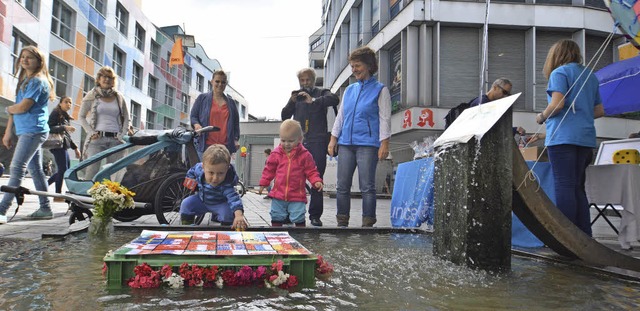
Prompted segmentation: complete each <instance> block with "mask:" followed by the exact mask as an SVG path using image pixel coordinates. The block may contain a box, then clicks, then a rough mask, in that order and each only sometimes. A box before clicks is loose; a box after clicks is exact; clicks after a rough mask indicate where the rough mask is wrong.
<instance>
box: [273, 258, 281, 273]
mask: <svg viewBox="0 0 640 311" xmlns="http://www.w3.org/2000/svg"><path fill="white" fill-rule="evenodd" d="M283 265H284V262H282V260H280V259H278V261H276V262H274V263H273V264H271V270H273V272H274V273H276V274H278V271H282V266H283Z"/></svg>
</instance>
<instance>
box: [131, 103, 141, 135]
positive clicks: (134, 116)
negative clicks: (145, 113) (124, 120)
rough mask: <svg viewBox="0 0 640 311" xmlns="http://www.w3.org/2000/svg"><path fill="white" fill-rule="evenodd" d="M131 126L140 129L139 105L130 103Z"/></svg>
mask: <svg viewBox="0 0 640 311" xmlns="http://www.w3.org/2000/svg"><path fill="white" fill-rule="evenodd" d="M130 117H131V125H133V127H135V128H140V104H138V103H136V102H134V101H131V116H130Z"/></svg>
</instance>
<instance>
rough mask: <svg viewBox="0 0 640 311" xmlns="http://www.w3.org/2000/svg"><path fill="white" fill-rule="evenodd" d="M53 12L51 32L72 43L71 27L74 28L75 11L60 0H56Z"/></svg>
mask: <svg viewBox="0 0 640 311" xmlns="http://www.w3.org/2000/svg"><path fill="white" fill-rule="evenodd" d="M51 14H52V16H51V32H52V33H53V34H55V35H57V36H58V37H60V38H62V39H63V40H65V41H67V42H69V43H71V29H73V28H74V27H73V22H72V20H73V11H71V9H70V8H69V7H68V6H66V5H64V4H63V3H61V2H60V1H59V0H54V1H53V12H52V13H51Z"/></svg>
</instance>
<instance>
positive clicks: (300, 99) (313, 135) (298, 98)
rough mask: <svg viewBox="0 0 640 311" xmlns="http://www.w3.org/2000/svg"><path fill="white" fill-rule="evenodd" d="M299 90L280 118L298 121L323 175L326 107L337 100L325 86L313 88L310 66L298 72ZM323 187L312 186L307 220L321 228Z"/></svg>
mask: <svg viewBox="0 0 640 311" xmlns="http://www.w3.org/2000/svg"><path fill="white" fill-rule="evenodd" d="M298 82H299V83H300V89H299V90H295V91H293V92H291V97H290V98H289V102H288V103H287V105H286V106H285V107H284V108H283V109H282V114H281V116H282V120H286V119H289V118H291V117H292V116H293V119H294V120H296V121H298V122H300V125H301V126H302V130H303V131H304V139H303V141H302V143H303V145H304V147H305V148H306V149H307V150H309V152H311V155H312V156H313V160H314V161H315V162H316V167H317V168H318V172H319V173H320V177H323V175H324V170H325V168H326V167H327V153H326V152H327V146H328V145H329V137H328V134H327V133H328V128H327V108H329V107H333V109H334V111H337V109H336V107H337V106H338V103H339V102H340V99H339V98H338V96H337V95H335V94H333V93H331V91H330V90H328V89H320V88H317V87H315V86H314V85H315V83H316V73H315V71H314V70H313V69H312V68H305V69H302V70H300V71H298ZM322 201H323V200H322V190H320V191H316V190H315V189H311V201H310V203H309V220H310V221H311V225H313V226H316V227H320V226H322V221H321V220H320V217H321V216H322V211H323V202H322Z"/></svg>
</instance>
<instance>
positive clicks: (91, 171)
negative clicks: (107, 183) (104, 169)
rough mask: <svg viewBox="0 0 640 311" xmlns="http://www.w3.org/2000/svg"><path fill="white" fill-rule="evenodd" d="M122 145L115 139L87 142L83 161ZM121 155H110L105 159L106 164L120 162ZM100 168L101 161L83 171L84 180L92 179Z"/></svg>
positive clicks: (99, 138)
mask: <svg viewBox="0 0 640 311" xmlns="http://www.w3.org/2000/svg"><path fill="white" fill-rule="evenodd" d="M120 144H122V141H120V140H119V139H118V138H117V137H98V138H97V139H93V140H91V141H90V142H89V146H87V150H85V154H86V156H85V157H84V159H87V158H89V157H91V156H93V155H95V154H97V153H100V152H102V151H105V150H107V149H109V148H112V147H115V146H117V145H120ZM120 156H121V155H118V154H116V155H111V156H108V157H107V163H114V162H115V161H118V160H120V158H119V157H120ZM101 166H102V161H98V162H95V163H93V164H91V165H89V166H87V167H86V168H85V169H84V177H83V179H84V180H92V179H93V177H94V176H95V175H96V173H98V171H99V170H100V167H101Z"/></svg>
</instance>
